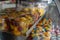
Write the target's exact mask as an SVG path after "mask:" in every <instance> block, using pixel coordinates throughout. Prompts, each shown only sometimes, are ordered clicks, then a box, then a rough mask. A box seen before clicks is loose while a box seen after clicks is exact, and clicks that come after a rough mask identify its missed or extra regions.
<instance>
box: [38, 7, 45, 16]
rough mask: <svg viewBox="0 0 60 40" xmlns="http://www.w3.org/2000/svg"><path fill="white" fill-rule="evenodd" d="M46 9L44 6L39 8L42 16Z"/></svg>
mask: <svg viewBox="0 0 60 40" xmlns="http://www.w3.org/2000/svg"><path fill="white" fill-rule="evenodd" d="M44 11H45V10H44V9H43V8H40V9H39V12H40V13H41V14H40V16H42V15H43V14H44Z"/></svg>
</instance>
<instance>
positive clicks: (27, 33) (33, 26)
mask: <svg viewBox="0 0 60 40" xmlns="http://www.w3.org/2000/svg"><path fill="white" fill-rule="evenodd" d="M47 11H48V10H47V9H46V11H45V12H44V15H43V16H41V17H40V18H39V19H38V20H37V21H36V22H35V23H34V25H32V27H31V28H30V29H29V30H28V31H27V32H26V37H28V36H29V34H30V33H31V31H32V30H33V29H34V28H35V27H36V25H37V24H38V23H39V21H41V20H42V19H43V18H44V16H45V15H46V12H47Z"/></svg>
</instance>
